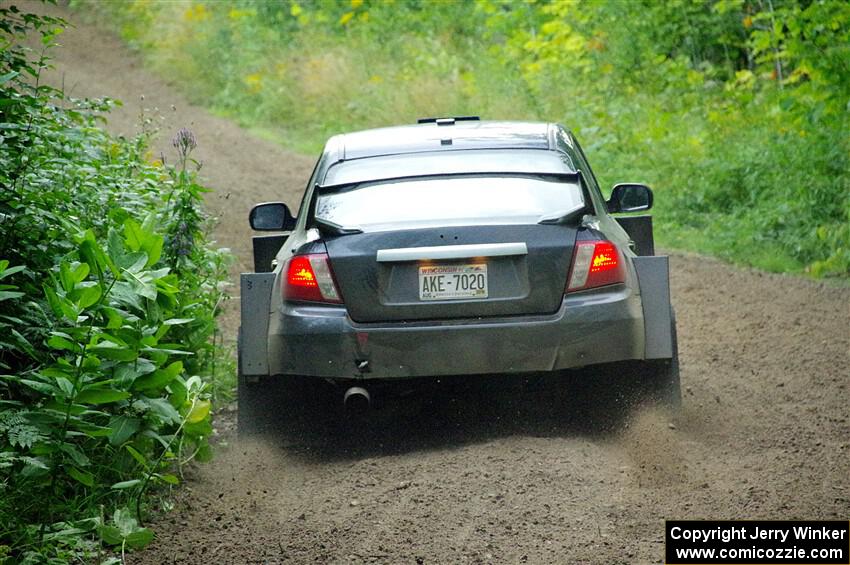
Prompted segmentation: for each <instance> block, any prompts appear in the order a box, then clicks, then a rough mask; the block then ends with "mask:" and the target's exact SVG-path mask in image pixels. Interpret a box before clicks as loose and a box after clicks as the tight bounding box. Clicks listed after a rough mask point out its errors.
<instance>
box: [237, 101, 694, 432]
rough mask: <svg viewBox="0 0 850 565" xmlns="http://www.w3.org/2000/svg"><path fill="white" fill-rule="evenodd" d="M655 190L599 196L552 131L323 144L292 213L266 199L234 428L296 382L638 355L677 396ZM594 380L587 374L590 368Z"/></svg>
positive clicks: (256, 218)
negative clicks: (653, 210)
mask: <svg viewBox="0 0 850 565" xmlns="http://www.w3.org/2000/svg"><path fill="white" fill-rule="evenodd" d="M652 201H653V195H652V191H651V190H650V189H649V188H648V187H647V186H645V185H642V184H631V183H630V184H618V185H616V186H614V187H613V189H612V190H611V192H610V196H609V197H608V198H607V199H605V198H604V197H603V194H602V192H601V190H600V188H599V185H598V184H597V181H596V178H595V176H594V174H593V171H592V169H591V168H590V165H589V164H588V163H587V160H586V158H585V155H584V153H583V151H582V149H581V147H580V145H579V143H578V141H577V140H576V138H575V137H574V135H573V134H572V133H571V132H570V131H569V130H567V129H566V128H564V127H563V126H561V125H559V124H553V123H537V122H499V121H482V120H479V119H478V118H476V117H454V118H433V119H432V118H429V119H423V120H420V121H419V123H417V124H415V125H405V126H398V127H390V128H382V129H373V130H367V131H359V132H354V133H347V134H344V135H337V136H334V137H332V138H331V139H329V140H328V142H327V144H326V145H325V148H324V150H323V152H322V155H321V157H320V158H319V160H318V163H317V164H316V167H315V169H314V171H313V174H312V176H311V177H310V180H309V182H308V184H307V187H306V190H305V193H304V197H303V200H302V202H301V205H300V208H299V210H298V213H297V216H296V215H293V214H292V213H291V211H290V209H289V208H288V207H287V206H286V204H284V203H281V202H266V203H261V204H257V205H256V206H255V207H254V208H253V210H252V211H251V214H250V218H249V219H250V224H251V227H252V228H253V229H254V230H257V231H270V232H275V233H274V234H272V235H258V236H256V237H254V242H253V243H254V263H255V265H254V271H255V272H252V273H245V274H243V275H242V278H241V328H240V335H239V346H238V349H239V351H238V359H239V363H238V365H239V376H238V379H239V389H238V395H239V417H240V422H239V425H240V430H242V431H251V430H253V429H254V428H255V427H256V421H257V420H258V418H259V417H260V416H262V414H261V413H260V412H262V411H269V410H272V411H282V410H286V407H285V406H278V405H275V403H272V404H270V403H269V402H267V401H264V399H268V398H271V397H273V394H272V392H273V391H275V390H279V389H281V388H286V387H287V386H288V385H289V383H295V382H296V381H297V382H304V380H305V379H306V380H315V381H317V382H318V381H322V382H324V383H328V384H329V385H332V386H328V387H327V388H326V389H325V390H326V391H327V394H339V396H340V400H341V403H342V402H345V403H347V404H351V405H360V406H364V405H367V404H368V403H369V402H370V400H371V399H372V396H373V395H374V392H373V391H374V390H376V387H377V388H378V389H379V388H380V387H379V386H378V385H379V384H380V383H386V382H389V381H399V380H404V379H415V378H419V377H449V376H451V378H463V377H464V376H466V375H497V374H503V373H539V372H553V371H557V372H566V371H568V370H570V369H576V368H580V367H589V366H597V365H598V366H600V367H603V366H604V365H605V364H611V363H615V362H619V363H621V364H622V362H629V363H630V364H631V365H632V366H634V367H636V368H637V369H638V370H636V371H634V372H632V373H630V375H632V376H631V377H629V378H631V379H637V380H639V381H640V382H639V383H638V384H640V385H641V386H642V387H644V388H645V389H646V390H649V391H651V392H652V395H653V396H654V397H655V398H657V399H658V400H659V401H661V402H663V403H664V404H666V405H669V406H672V407H675V406H677V405H678V404H679V402H680V396H681V395H680V386H679V369H678V353H677V347H676V328H675V321H674V317H673V312H672V308H671V304H670V285H669V269H668V261H667V257H665V256H656V255H655V253H654V245H653V239H652V221H651V216H648V215H634V214H630V215H625V216H618V217H616V218H615V217H613V216H612V214H622V213H630V212H639V211H643V210H647V209H649V208H650V207H651V206H652ZM591 374H592V373H591Z"/></svg>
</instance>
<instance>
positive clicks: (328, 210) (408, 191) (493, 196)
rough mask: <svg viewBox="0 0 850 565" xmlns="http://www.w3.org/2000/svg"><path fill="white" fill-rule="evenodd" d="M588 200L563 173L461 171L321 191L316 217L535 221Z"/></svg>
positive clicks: (380, 226)
mask: <svg viewBox="0 0 850 565" xmlns="http://www.w3.org/2000/svg"><path fill="white" fill-rule="evenodd" d="M583 206H584V198H583V196H582V191H581V188H580V187H579V185H578V184H575V183H574V182H565V181H564V179H563V178H555V177H539V176H534V177H532V176H487V175H482V176H459V177H436V178H427V179H422V178H418V179H402V180H392V181H385V182H380V183H373V184H361V185H358V186H355V187H353V188H349V189H346V190H344V191H341V192H335V193H329V194H320V195H319V196H318V197H317V200H316V213H315V215H316V218H317V219H319V220H323V221H325V222H329V223H331V224H333V225H336V226H339V227H341V228H344V229H357V230H362V231H364V232H372V231H385V230H398V229H414V228H426V227H441V226H470V225H505V224H537V223H539V222H541V221H543V220H551V219H557V218H560V217H562V216H565V215H567V214H569V213H570V212H574V211H576V210H578V209H580V208H582V207H583Z"/></svg>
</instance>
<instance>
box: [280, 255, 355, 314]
mask: <svg viewBox="0 0 850 565" xmlns="http://www.w3.org/2000/svg"><path fill="white" fill-rule="evenodd" d="M283 298H284V300H303V301H306V302H331V303H334V304H340V303H342V297H341V296H340V294H339V291H338V290H337V288H336V283H334V278H333V274H332V273H331V267H330V264H329V263H328V256H327V254H325V253H314V254H311V255H296V256H295V257H293V258H292V259H290V260H289V261H288V262H287V264H286V277H285V278H284V279H283Z"/></svg>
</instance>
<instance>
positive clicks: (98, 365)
mask: <svg viewBox="0 0 850 565" xmlns="http://www.w3.org/2000/svg"><path fill="white" fill-rule="evenodd" d="M0 22H2V23H0V31H2V32H3V33H4V41H5V42H4V43H3V44H0V64H2V66H0V78H2V80H0V112H2V113H3V119H2V121H0V135H2V136H3V138H4V143H3V144H0V165H2V166H0V184H2V190H0V243H1V244H2V249H3V253H4V255H5V256H4V257H3V258H2V259H0V562H21V563H45V562H48V563H66V562H69V561H72V560H78V559H85V558H90V557H92V556H95V555H101V556H102V553H103V551H104V548H113V547H114V548H116V549H117V550H120V552H121V560H122V561H123V557H124V553H125V551H127V550H130V549H136V548H139V547H142V546H143V545H145V544H146V543H149V542H150V541H151V540H152V539H153V533H152V532H151V531H150V530H148V529H146V528H144V527H143V525H142V524H143V523H144V520H145V519H146V518H147V516H148V506H147V501H148V500H149V494H150V492H151V491H152V490H153V489H161V488H170V487H172V486H173V485H176V484H178V483H179V482H180V479H179V477H180V475H181V468H182V466H183V465H185V464H186V463H188V462H189V461H192V460H205V459H208V458H209V457H210V456H211V452H210V446H209V441H208V440H209V438H210V436H211V435H212V433H213V430H212V425H211V418H212V397H213V394H214V393H215V392H216V387H214V386H213V384H212V383H217V386H219V387H222V386H225V385H224V384H223V382H224V380H223V379H221V378H220V377H219V376H218V374H217V373H219V372H221V371H222V370H224V371H226V370H227V368H228V365H227V363H222V361H221V359H220V358H221V357H222V356H223V355H224V354H223V353H222V352H221V350H220V349H217V348H216V342H217V338H218V335H217V330H216V316H217V315H218V313H219V312H220V306H221V303H222V302H223V300H225V299H226V293H225V290H226V274H227V265H228V261H229V260H228V255H227V253H226V252H225V251H223V250H216V249H214V248H213V247H212V245H211V242H210V241H209V240H208V233H209V229H210V227H211V220H210V219H209V218H208V217H207V216H206V215H205V213H204V212H203V210H202V195H203V193H204V191H205V189H204V188H203V187H202V186H201V185H199V184H198V183H197V181H196V176H195V174H196V171H193V170H191V169H190V167H189V165H190V164H191V161H190V160H189V150H188V147H187V148H186V150H184V151H181V153H180V156H181V158H182V161H181V163H180V166H179V167H168V166H163V165H161V164H157V163H150V162H148V161H147V160H146V158H145V154H146V144H147V140H148V135H149V134H143V135H141V136H140V137H138V138H136V139H131V140H124V139H115V138H112V137H110V136H109V135H108V134H107V133H105V132H104V131H103V130H102V129H100V128H99V127H98V123H99V121H100V120H102V115H103V112H105V111H107V110H108V109H109V107H110V106H111V105H112V103H111V102H110V101H107V100H104V101H75V100H70V99H67V98H65V97H64V95H63V93H62V92H60V91H58V90H56V89H53V88H51V87H47V86H44V85H40V84H39V76H40V70H41V69H43V68H44V67H45V66H46V65H47V64H48V62H47V59H46V58H45V57H44V56H43V54H33V52H32V51H30V50H28V49H27V48H26V47H23V45H24V42H23V39H24V38H25V36H26V35H27V34H28V33H31V32H33V31H36V32H41V34H42V35H43V37H44V38H45V45H49V44H50V43H51V40H52V37H54V36H55V35H56V34H57V33H59V32H60V31H61V26H62V25H63V23H62V22H61V20H58V19H55V18H47V17H42V16H36V15H33V14H26V13H22V12H20V11H18V10H17V9H16V8H14V7H9V8H0ZM184 135H185V134H184ZM192 139H193V141H194V138H193V137H192ZM178 149H180V148H178ZM177 235H179V238H178V237H177ZM231 382H232V381H231ZM104 514H108V515H110V516H111V519H110V520H105V519H104V518H103V516H104Z"/></svg>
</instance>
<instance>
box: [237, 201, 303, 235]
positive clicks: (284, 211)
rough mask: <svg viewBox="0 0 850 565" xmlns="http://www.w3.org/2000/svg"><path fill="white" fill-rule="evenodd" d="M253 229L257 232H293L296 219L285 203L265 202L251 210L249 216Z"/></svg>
mask: <svg viewBox="0 0 850 565" xmlns="http://www.w3.org/2000/svg"><path fill="white" fill-rule="evenodd" d="M248 222H249V223H250V224H251V229H253V230H257V231H292V230H294V229H295V217H294V216H293V215H292V212H290V211H289V207H288V206H287V205H286V204H284V203H283V202H264V203H262V204H257V205H256V206H254V207H253V208H251V213H250V214H249V215H248Z"/></svg>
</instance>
